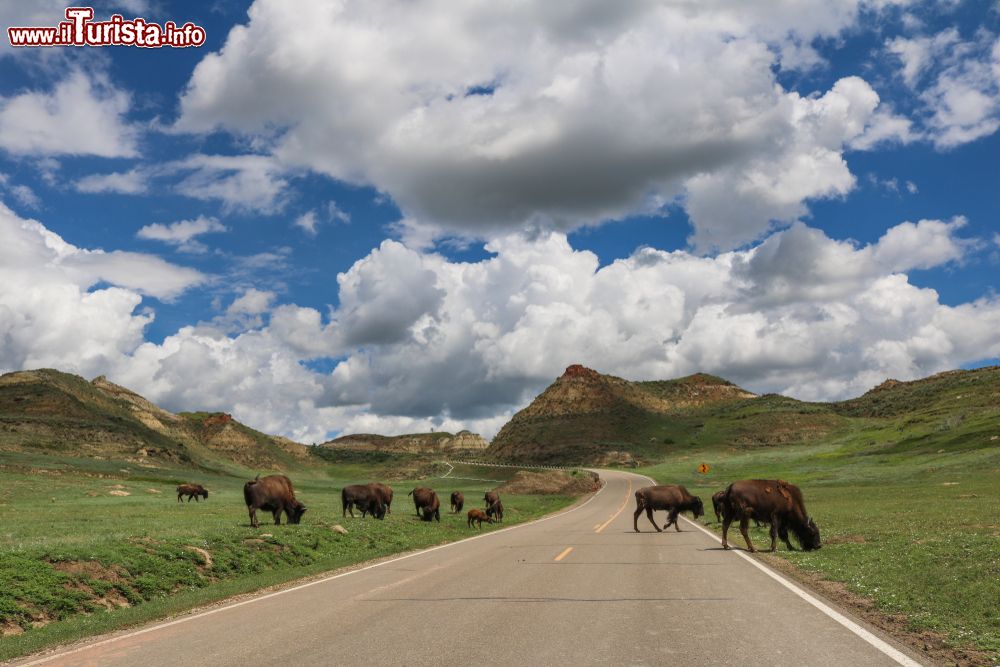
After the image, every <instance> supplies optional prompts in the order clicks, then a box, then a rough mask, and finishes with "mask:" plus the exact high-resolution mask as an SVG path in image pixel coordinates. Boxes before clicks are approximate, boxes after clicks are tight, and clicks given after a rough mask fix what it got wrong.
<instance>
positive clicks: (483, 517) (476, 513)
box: [468, 508, 493, 530]
mask: <svg viewBox="0 0 1000 667" xmlns="http://www.w3.org/2000/svg"><path fill="white" fill-rule="evenodd" d="M483 521H485V522H486V523H493V519H491V518H490V517H489V515H488V514H486V512H484V511H482V510H481V509H479V508H476V509H471V510H469V520H468V524H469V528H472V524H473V522H478V524H479V529H480V530H482V529H483Z"/></svg>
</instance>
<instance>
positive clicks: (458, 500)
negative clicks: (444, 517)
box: [451, 491, 465, 514]
mask: <svg viewBox="0 0 1000 667" xmlns="http://www.w3.org/2000/svg"><path fill="white" fill-rule="evenodd" d="M464 506H465V494H464V493H462V492H461V491H452V492H451V511H452V512H454V513H455V514H458V513H459V512H461V511H462V507H464Z"/></svg>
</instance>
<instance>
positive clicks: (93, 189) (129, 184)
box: [73, 169, 149, 195]
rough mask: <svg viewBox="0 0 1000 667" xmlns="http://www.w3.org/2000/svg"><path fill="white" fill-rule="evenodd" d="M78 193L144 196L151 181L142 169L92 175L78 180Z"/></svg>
mask: <svg viewBox="0 0 1000 667" xmlns="http://www.w3.org/2000/svg"><path fill="white" fill-rule="evenodd" d="M73 187H74V188H76V190H77V192H86V193H88V194H94V193H104V192H115V193H118V194H123V195H139V194H144V193H145V192H146V191H147V190H148V189H149V180H148V175H147V174H146V172H144V171H142V170H140V169H131V170H129V171H124V172H112V173H110V174H91V175H89V176H84V177H83V178H80V179H77V180H76V181H75V182H74V183H73Z"/></svg>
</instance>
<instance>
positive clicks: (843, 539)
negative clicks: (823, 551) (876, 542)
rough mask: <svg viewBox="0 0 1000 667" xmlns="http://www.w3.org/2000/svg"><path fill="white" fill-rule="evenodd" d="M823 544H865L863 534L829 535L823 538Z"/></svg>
mask: <svg viewBox="0 0 1000 667" xmlns="http://www.w3.org/2000/svg"><path fill="white" fill-rule="evenodd" d="M823 542H824V543H825V544H865V543H866V542H868V540H866V539H865V537H864V535H831V536H830V537H825V538H823Z"/></svg>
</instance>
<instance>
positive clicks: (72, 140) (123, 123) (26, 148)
mask: <svg viewBox="0 0 1000 667" xmlns="http://www.w3.org/2000/svg"><path fill="white" fill-rule="evenodd" d="M129 106H130V101H129V96H128V95H127V94H126V93H124V92H122V91H120V90H117V89H115V88H114V87H113V86H112V85H111V84H110V82H109V81H108V80H107V78H106V77H104V76H102V75H99V74H94V73H90V74H88V73H85V72H83V71H82V70H80V69H73V70H71V71H70V73H69V74H68V75H67V76H66V78H64V79H63V80H62V81H60V82H58V83H57V84H55V87H54V88H53V89H52V90H51V91H30V92H25V93H22V94H20V95H14V96H11V97H7V98H2V99H0V148H3V149H4V150H6V151H8V152H10V153H12V154H15V155H26V156H43V155H95V156H98V157H133V156H135V155H136V154H137V152H138V151H137V148H136V136H137V132H136V130H135V128H134V127H132V126H131V125H129V124H128V122H127V120H126V118H125V115H126V113H127V112H128V109H129Z"/></svg>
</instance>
